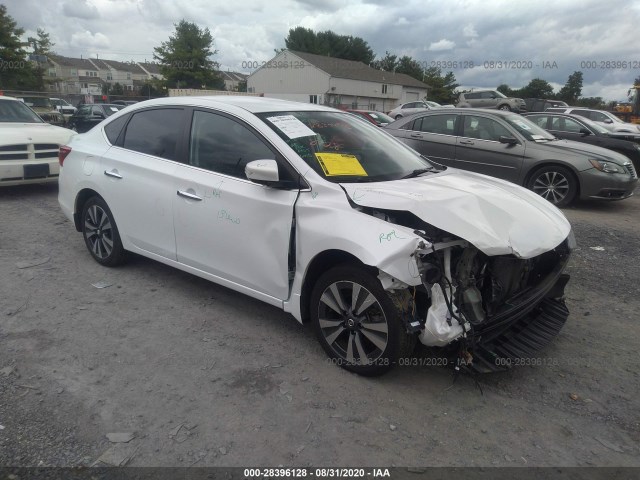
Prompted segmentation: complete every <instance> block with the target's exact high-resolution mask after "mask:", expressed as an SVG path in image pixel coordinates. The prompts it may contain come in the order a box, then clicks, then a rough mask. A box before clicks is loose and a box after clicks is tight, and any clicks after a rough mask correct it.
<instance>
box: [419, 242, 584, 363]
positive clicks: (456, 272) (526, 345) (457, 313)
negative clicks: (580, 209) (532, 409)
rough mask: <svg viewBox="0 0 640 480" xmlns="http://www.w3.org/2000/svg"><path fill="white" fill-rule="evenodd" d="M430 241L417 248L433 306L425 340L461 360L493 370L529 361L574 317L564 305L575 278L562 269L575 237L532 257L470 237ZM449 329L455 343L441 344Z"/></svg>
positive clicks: (426, 290) (429, 298)
mask: <svg viewBox="0 0 640 480" xmlns="http://www.w3.org/2000/svg"><path fill="white" fill-rule="evenodd" d="M429 245H430V247H427V248H422V249H420V250H418V251H417V252H416V255H417V262H418V266H419V271H420V275H421V280H422V283H423V286H424V288H425V292H426V293H427V297H428V304H429V307H428V310H427V314H426V316H425V321H424V325H423V326H424V329H423V330H422V332H421V333H420V341H421V342H422V343H424V344H426V345H429V346H441V347H446V348H448V350H449V353H454V354H455V355H456V356H457V363H458V364H462V365H464V366H465V367H466V368H470V369H473V370H475V371H479V372H489V371H496V370H503V369H505V368H506V367H509V366H510V365H513V364H518V363H520V364H525V363H526V362H525V361H524V359H530V358H533V357H535V356H536V355H537V352H538V351H539V350H541V349H542V348H544V347H545V346H546V345H547V344H548V343H549V342H550V341H551V340H552V339H553V338H554V337H555V336H556V335H557V334H558V332H559V331H560V330H561V329H562V327H563V325H564V323H565V322H566V320H567V318H568V316H569V311H568V309H567V307H566V305H565V302H564V288H565V286H566V284H567V282H568V280H569V275H568V274H566V273H563V272H564V270H565V268H566V265H567V262H568V260H569V257H570V255H571V250H572V248H573V237H572V236H571V235H570V236H569V237H568V238H567V239H565V240H564V241H563V242H562V243H561V244H560V245H558V246H557V247H556V248H554V249H552V250H549V251H547V252H545V253H543V254H541V255H538V256H536V257H533V258H528V259H522V258H517V257H515V256H513V255H504V256H487V255H485V254H483V253H482V252H480V251H479V250H477V249H476V248H475V247H474V246H472V245H470V244H469V243H467V242H464V241H456V240H448V241H447V240H445V239H443V241H439V242H438V241H436V242H431V241H429ZM440 292H441V293H440ZM442 298H444V303H443V302H442V301H441V300H442ZM443 305H444V307H443ZM434 309H437V314H436V315H435V316H434V315H433V313H434V312H433V310H434ZM451 332H454V333H458V334H457V335H456V338H455V340H454V342H449V343H447V344H446V345H443V343H444V342H443V341H442V339H444V340H445V341H446V340H448V339H449V338H451Z"/></svg>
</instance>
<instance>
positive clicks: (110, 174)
mask: <svg viewBox="0 0 640 480" xmlns="http://www.w3.org/2000/svg"><path fill="white" fill-rule="evenodd" d="M104 174H105V175H106V176H107V177H113V178H122V175H120V174H119V173H118V171H117V170H115V169H114V170H110V171H107V170H105V171H104Z"/></svg>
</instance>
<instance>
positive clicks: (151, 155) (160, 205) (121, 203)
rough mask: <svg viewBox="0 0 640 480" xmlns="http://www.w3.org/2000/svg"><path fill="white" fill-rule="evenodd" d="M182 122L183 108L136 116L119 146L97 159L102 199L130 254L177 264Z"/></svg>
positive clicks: (184, 115) (144, 112)
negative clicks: (176, 205)
mask: <svg viewBox="0 0 640 480" xmlns="http://www.w3.org/2000/svg"><path fill="white" fill-rule="evenodd" d="M185 117H186V112H185V110H184V109H182V108H154V109H149V110H143V111H141V112H138V113H135V114H134V115H133V116H132V118H131V120H130V121H129V123H128V124H127V127H126V131H125V132H123V133H122V134H120V135H121V136H123V137H122V138H121V139H120V141H119V142H118V143H119V144H120V145H121V146H117V145H114V146H112V147H111V148H110V149H109V150H108V151H107V153H106V154H105V155H104V156H103V157H102V158H101V161H100V171H99V172H98V175H100V177H101V178H102V181H101V182H102V185H103V189H102V190H103V191H102V195H103V197H104V199H105V201H106V202H107V205H109V208H110V210H111V212H112V213H113V216H114V219H115V221H116V223H117V225H118V230H119V232H120V236H121V238H122V241H123V243H124V244H125V248H127V249H128V250H133V251H136V250H140V251H142V252H141V253H144V252H148V253H152V254H155V255H160V256H161V257H164V258H168V259H171V260H176V243H175V236H174V228H173V212H172V208H173V206H172V202H173V197H174V196H175V189H174V183H175V179H174V176H173V175H174V172H175V170H176V167H177V165H178V163H177V162H176V159H177V156H178V152H179V149H180V139H181V138H182V129H181V126H182V125H184V121H185V120H184V119H185ZM124 120H126V118H123V121H124ZM113 123H114V124H115V123H116V122H113Z"/></svg>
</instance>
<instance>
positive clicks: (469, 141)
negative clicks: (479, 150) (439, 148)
mask: <svg viewBox="0 0 640 480" xmlns="http://www.w3.org/2000/svg"><path fill="white" fill-rule="evenodd" d="M460 145H473V141H472V140H460Z"/></svg>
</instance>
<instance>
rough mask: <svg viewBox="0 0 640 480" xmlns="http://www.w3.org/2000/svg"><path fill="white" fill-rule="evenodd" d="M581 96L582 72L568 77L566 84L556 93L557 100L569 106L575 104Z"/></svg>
mask: <svg viewBox="0 0 640 480" xmlns="http://www.w3.org/2000/svg"><path fill="white" fill-rule="evenodd" d="M581 95H582V72H579V71H577V72H573V73H572V74H571V75H569V78H568V79H567V83H565V84H564V87H562V88H561V89H560V91H559V92H558V98H559V99H560V100H563V101H565V102H567V103H568V104H569V105H571V104H573V103H575V102H576V101H577V100H578V98H580V96H581Z"/></svg>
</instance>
